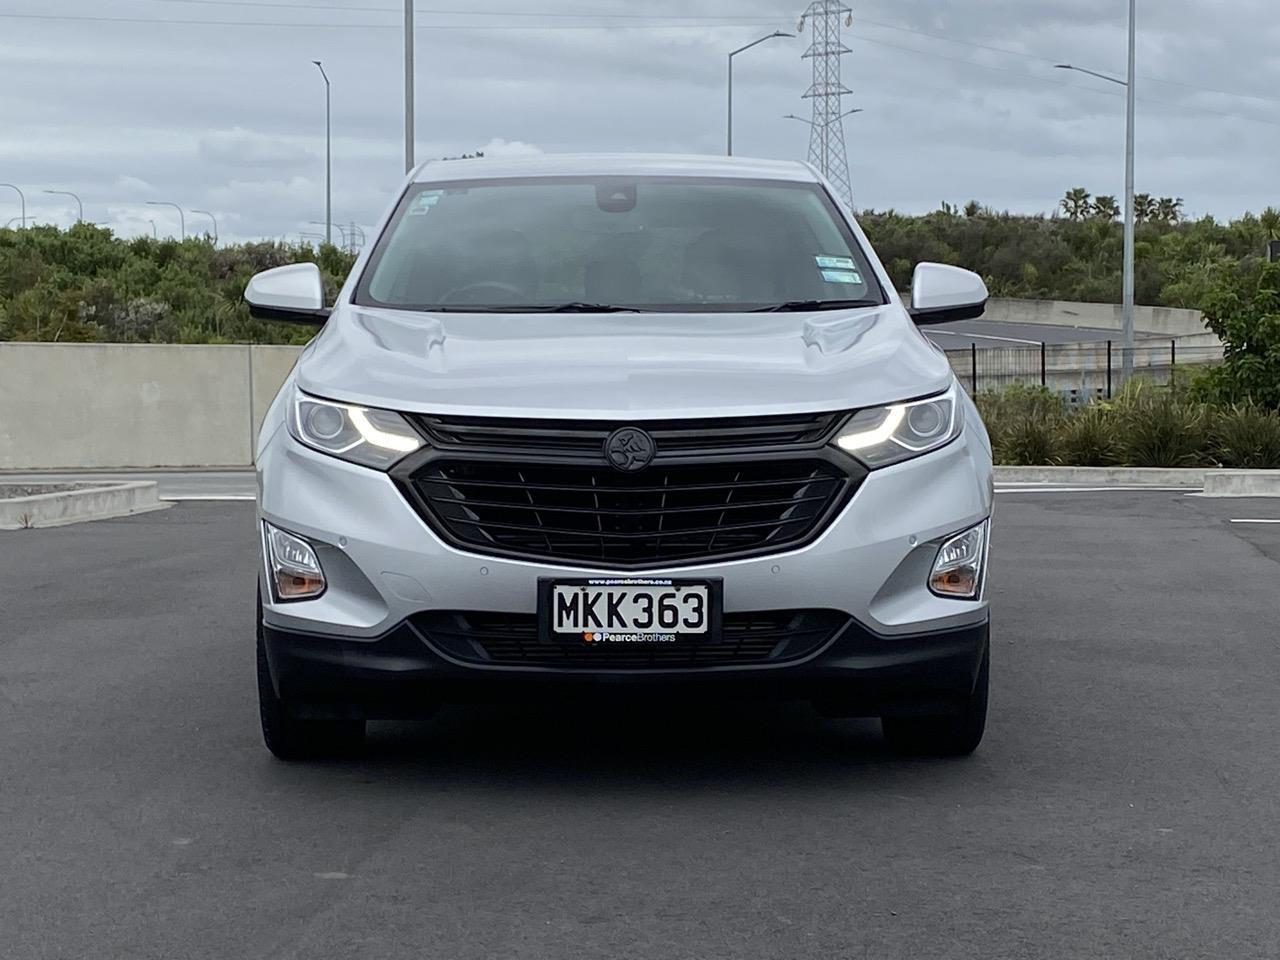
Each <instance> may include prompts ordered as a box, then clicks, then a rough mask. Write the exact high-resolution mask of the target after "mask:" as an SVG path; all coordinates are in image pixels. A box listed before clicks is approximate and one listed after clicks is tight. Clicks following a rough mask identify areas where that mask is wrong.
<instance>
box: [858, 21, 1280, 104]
mask: <svg viewBox="0 0 1280 960" xmlns="http://www.w3.org/2000/svg"><path fill="white" fill-rule="evenodd" d="M864 23H865V24H867V25H868V26H872V27H880V28H882V29H884V30H897V31H899V32H901V33H912V34H915V35H916V36H920V37H928V38H929V39H930V40H938V41H940V42H942V43H953V44H958V45H960V46H965V47H973V48H975V49H977V50H987V51H989V52H991V53H999V54H1003V55H1005V56H1009V57H1022V58H1023V59H1026V60H1036V61H1038V62H1040V63H1049V64H1055V65H1056V64H1057V63H1060V62H1061V60H1054V59H1051V58H1049V57H1042V56H1039V55H1038V54H1034V53H1027V52H1026V51H1024V50H1010V49H1009V48H1008V47H996V46H992V45H991V44H988V43H978V42H977V41H975V40H962V39H960V38H958V37H950V36H946V35H945V34H941V33H931V32H929V31H928V30H917V29H915V28H913V27H903V26H899V25H897V24H893V23H884V22H883V21H880V20H868V19H867V18H866V17H856V18H854V24H855V26H856V25H858V24H864ZM904 49H905V48H904ZM1138 79H1139V80H1146V81H1149V82H1151V83H1167V84H1169V85H1170V86H1175V87H1184V88H1186V89H1188V90H1195V91H1197V92H1198V93H1214V94H1218V95H1219V96H1224V97H1239V98H1241V99H1244V100H1262V101H1264V102H1266V103H1280V99H1278V98H1276V97H1268V96H1263V95H1262V94H1257V93H1241V92H1239V91H1235V90H1218V89H1215V88H1213V87H1200V86H1196V85H1195V84H1192V83H1185V82H1183V81H1181V80H1169V79H1167V78H1166V77H1152V76H1147V75H1144V74H1139V75H1138Z"/></svg>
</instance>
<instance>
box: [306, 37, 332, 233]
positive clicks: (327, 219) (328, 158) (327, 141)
mask: <svg viewBox="0 0 1280 960" xmlns="http://www.w3.org/2000/svg"><path fill="white" fill-rule="evenodd" d="M311 62H312V63H314V64H315V65H316V67H318V68H319V70H320V76H322V77H324V242H325V243H327V244H329V245H330V246H332V245H333V167H332V159H333V150H332V146H333V138H332V129H333V128H332V126H331V125H330V122H329V75H328V74H327V73H325V72H324V64H322V63H321V62H320V61H319V60H312V61H311Z"/></svg>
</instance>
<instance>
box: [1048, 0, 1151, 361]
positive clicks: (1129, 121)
mask: <svg viewBox="0 0 1280 960" xmlns="http://www.w3.org/2000/svg"><path fill="white" fill-rule="evenodd" d="M1136 59H1137V0H1129V71H1128V76H1129V79H1128V80H1127V81H1126V80H1120V79H1117V78H1116V77H1109V76H1107V75H1106V74H1105V73H1098V72H1096V71H1094V70H1086V69H1085V68H1084V67H1076V66H1072V65H1071V64H1069V63H1059V64H1055V66H1056V67H1057V68H1058V69H1059V70H1074V71H1076V72H1077V73H1087V74H1088V75H1089V76H1091V77H1097V78H1099V79H1100V80H1106V81H1108V82H1109V83H1118V84H1120V86H1122V87H1124V88H1125V125H1124V287H1123V294H1122V299H1123V316H1124V319H1123V327H1124V350H1123V356H1122V357H1121V377H1122V378H1123V379H1126V380H1127V379H1128V378H1129V377H1131V376H1133V229H1134V226H1133V225H1134V209H1133V188H1134V184H1133V152H1134V151H1133V127H1134V88H1135V86H1136V80H1137V75H1136V70H1135V67H1136V63H1135V61H1136Z"/></svg>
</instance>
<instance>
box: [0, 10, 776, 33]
mask: <svg viewBox="0 0 1280 960" xmlns="http://www.w3.org/2000/svg"><path fill="white" fill-rule="evenodd" d="M255 6H256V4H255ZM0 19H5V20H45V21H54V22H77V23H129V24H157V25H179V26H194V27H291V28H294V29H297V28H316V29H327V30H352V29H360V30H402V29H403V25H401V24H398V23H355V22H353V23H306V22H302V21H297V20H290V21H287V22H285V21H278V20H185V19H184V20H179V19H174V18H168V17H92V16H82V15H77V14H54V13H0ZM584 19H585V18H584ZM775 22H776V21H774V20H742V21H738V22H735V23H726V22H723V21H720V22H715V23H703V22H700V21H699V22H695V21H682V22H680V23H627V24H618V23H611V24H608V25H605V24H578V23H571V24H534V23H518V24H502V23H485V24H470V23H420V24H418V26H417V28H418V29H419V30H681V29H684V30H687V29H689V28H690V27H710V28H724V27H732V26H758V25H766V26H767V25H769V24H771V23H775Z"/></svg>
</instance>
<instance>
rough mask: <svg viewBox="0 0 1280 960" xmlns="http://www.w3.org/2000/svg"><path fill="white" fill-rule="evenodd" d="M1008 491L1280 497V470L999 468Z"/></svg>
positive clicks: (998, 480)
mask: <svg viewBox="0 0 1280 960" xmlns="http://www.w3.org/2000/svg"><path fill="white" fill-rule="evenodd" d="M995 481H996V483H998V484H1001V485H1003V486H1005V487H1006V488H1009V487H1014V488H1019V487H1020V488H1023V489H1027V490H1034V489H1036V488H1037V487H1151V488H1168V489H1181V490H1186V491H1187V492H1188V493H1193V494H1196V495H1198V496H1204V497H1280V470H1215V469H1206V468H1203V467H1184V468H1178V467H1012V466H998V467H996V468H995Z"/></svg>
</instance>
